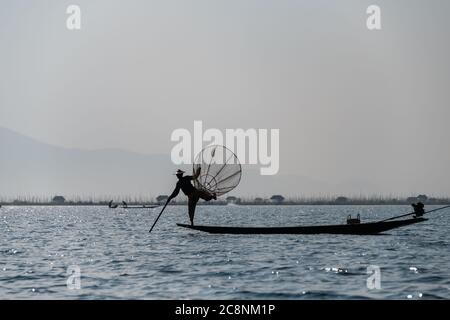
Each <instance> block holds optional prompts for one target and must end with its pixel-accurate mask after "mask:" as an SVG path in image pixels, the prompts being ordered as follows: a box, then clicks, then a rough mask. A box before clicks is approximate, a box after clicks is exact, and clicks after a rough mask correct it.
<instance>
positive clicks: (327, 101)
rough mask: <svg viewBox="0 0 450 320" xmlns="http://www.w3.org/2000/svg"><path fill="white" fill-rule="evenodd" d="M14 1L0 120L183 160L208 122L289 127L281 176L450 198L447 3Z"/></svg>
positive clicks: (38, 133) (50, 136) (5, 21)
mask: <svg viewBox="0 0 450 320" xmlns="http://www.w3.org/2000/svg"><path fill="white" fill-rule="evenodd" d="M0 3H1V8H0V126H4V127H7V128H10V129H13V130H16V131H18V132H20V133H23V134H26V135H29V136H32V137H34V138H36V139H38V140H41V141H45V142H48V143H51V144H55V145H61V146H66V147H77V148H89V149H96V148H111V147H112V148H123V149H126V150H132V151H137V152H142V153H167V154H168V153H170V150H171V148H172V147H173V145H174V143H172V142H171V141H170V134H171V133H172V131H173V130H174V129H176V128H183V127H184V128H188V129H192V126H193V121H194V120H203V122H204V126H205V127H206V128H209V127H214V128H219V129H225V128H239V127H241V128H267V129H270V128H279V129H280V142H281V147H280V148H281V149H280V160H281V164H280V172H281V173H285V174H286V173H295V174H299V175H304V176H308V177H313V178H317V179H322V180H326V181H347V180H348V181H351V180H357V181H360V180H362V181H370V183H375V184H378V185H384V186H386V190H398V192H399V193H401V192H408V190H413V189H414V188H416V187H417V185H418V184H420V185H421V186H423V187H424V190H430V191H432V192H435V193H440V194H449V193H450V172H449V163H450V148H449V143H448V141H449V138H450V128H449V121H450V117H449V116H450V105H449V101H450V99H449V98H450V90H449V83H450V62H449V60H448V57H450V43H449V42H450V40H449V39H450V37H449V33H450V32H449V31H450V30H449V29H450V27H449V18H448V15H449V13H450V2H449V1H447V0H441V1H438V0H432V1H411V0H408V1H406V0H404V1H399V0H397V1H361V0H351V1H349V0H347V1H323V0H319V1H317V0H316V1H301V0H295V1H294V0H291V1H288V0H191V1H186V0H177V1H175V0H169V1H168V0H159V1H137V0H130V1H124V0H123V1H112V0H95V1H92V0H89V1H84V0H79V1H50V0H48V1H46V0H40V1H25V0H19V1H17V0H1V1H0ZM74 3H75V4H78V5H79V6H80V7H81V10H82V30H80V31H69V30H67V29H66V18H67V15H66V13H65V10H66V8H67V6H68V5H70V4H74ZM370 4H377V5H379V6H380V7H381V10H382V11H381V14H382V30H380V31H369V30H368V29H367V28H366V18H367V14H366V8H367V7H368V6H369V5H370ZM414 190H415V189H414Z"/></svg>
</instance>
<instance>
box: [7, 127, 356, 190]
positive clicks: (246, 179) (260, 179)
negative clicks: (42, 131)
mask: <svg viewBox="0 0 450 320" xmlns="http://www.w3.org/2000/svg"><path fill="white" fill-rule="evenodd" d="M0 150H1V152H0V199H1V198H5V197H8V198H11V197H17V196H51V195H65V196H66V197H73V196H80V197H82V198H88V197H96V198H98V197H109V196H111V197H116V198H117V197H125V196H126V197H133V196H136V197H145V198H152V197H153V198H154V197H156V196H157V195H159V194H168V193H170V192H171V191H172V189H173V187H174V184H175V182H176V178H175V176H174V175H173V173H174V171H175V170H176V168H177V167H176V166H174V165H173V164H172V162H171V160H170V155H162V154H151V155H147V154H139V153H135V152H129V151H124V150H118V149H117V150H116V149H103V150H83V149H68V148H64V147H58V146H53V145H49V144H46V143H43V142H39V141H37V140H35V139H32V138H30V137H27V136H24V135H21V134H19V133H17V132H14V131H11V130H9V129H6V128H2V127H0ZM184 169H188V170H189V168H186V167H184ZM363 187H364V182H360V183H357V184H351V185H337V184H328V183H325V182H321V181H316V180H314V179H311V178H308V177H303V176H296V175H282V174H279V175H276V176H260V175H259V169H258V168H248V167H245V168H244V171H243V177H242V180H241V183H240V185H239V186H238V188H236V189H235V190H234V191H233V192H232V193H231V194H233V195H238V196H246V197H256V196H262V197H267V196H270V195H272V194H282V195H284V196H287V197H290V196H303V195H305V194H306V195H312V194H315V195H325V194H336V193H337V191H338V190H341V191H343V190H345V191H347V192H358V190H361V189H362V188H363Z"/></svg>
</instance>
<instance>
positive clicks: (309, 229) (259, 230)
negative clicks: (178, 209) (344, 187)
mask: <svg viewBox="0 0 450 320" xmlns="http://www.w3.org/2000/svg"><path fill="white" fill-rule="evenodd" d="M427 220H428V219H425V218H413V219H404V220H396V221H384V222H382V221H380V222H369V223H359V224H342V225H323V226H293V227H221V226H191V225H188V224H182V223H177V225H178V226H179V227H183V228H188V229H192V230H197V231H203V232H208V233H218V234H354V235H373V234H379V233H381V232H385V231H388V230H392V229H396V228H400V227H404V226H408V225H411V224H416V223H419V222H424V221H427Z"/></svg>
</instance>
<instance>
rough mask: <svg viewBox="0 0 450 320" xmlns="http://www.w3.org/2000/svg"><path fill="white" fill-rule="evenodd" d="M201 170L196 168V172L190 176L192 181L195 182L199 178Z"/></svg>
mask: <svg viewBox="0 0 450 320" xmlns="http://www.w3.org/2000/svg"><path fill="white" fill-rule="evenodd" d="M201 169H202V168H201V167H198V168H197V170H196V171H195V173H194V175H193V176H192V179H193V180H197V178H198V177H199V176H200V170H201Z"/></svg>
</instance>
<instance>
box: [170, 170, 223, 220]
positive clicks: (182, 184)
mask: <svg viewBox="0 0 450 320" xmlns="http://www.w3.org/2000/svg"><path fill="white" fill-rule="evenodd" d="M200 169H201V168H200V167H199V168H198V169H197V171H196V172H195V174H194V175H193V176H184V173H185V172H184V171H183V170H180V169H178V170H177V172H176V173H175V175H176V176H177V178H178V182H177V185H176V187H175V190H173V192H172V194H171V195H170V196H169V199H168V200H167V202H170V200H172V199H173V198H175V197H176V196H177V195H178V193H180V190H181V191H183V193H184V194H185V195H186V196H187V197H188V211H189V219H190V220H191V225H192V226H193V225H194V215H195V207H196V206H197V202H198V201H199V200H200V199H203V200H205V201H210V200H211V199H214V200H217V196H216V194H215V193H209V192H208V191H206V190H199V189H197V188H195V187H194V186H193V185H192V180H195V179H197V178H198V176H199V175H200Z"/></svg>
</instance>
